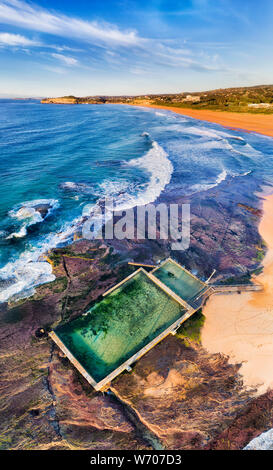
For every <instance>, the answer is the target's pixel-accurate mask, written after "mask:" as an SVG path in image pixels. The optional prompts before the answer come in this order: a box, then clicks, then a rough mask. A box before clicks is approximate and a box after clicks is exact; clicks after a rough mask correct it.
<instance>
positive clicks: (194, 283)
mask: <svg viewBox="0 0 273 470" xmlns="http://www.w3.org/2000/svg"><path fill="white" fill-rule="evenodd" d="M153 275H154V276H155V277H156V278H157V279H159V280H160V281H161V282H163V283H164V284H165V285H166V286H167V287H169V289H171V290H172V291H173V292H175V293H176V294H177V295H179V297H181V298H182V299H183V300H186V302H189V303H190V301H191V300H194V298H195V297H196V296H197V294H199V293H200V292H201V291H202V290H203V289H204V288H205V287H207V286H206V285H205V284H204V283H203V282H202V281H199V279H197V278H195V277H194V276H193V275H191V274H190V273H189V272H187V271H186V270H185V269H183V268H182V266H181V267H180V266H179V265H177V264H176V263H174V262H173V261H171V260H168V261H167V262H166V263H164V264H162V266H160V267H159V268H158V269H156V270H155V271H153Z"/></svg>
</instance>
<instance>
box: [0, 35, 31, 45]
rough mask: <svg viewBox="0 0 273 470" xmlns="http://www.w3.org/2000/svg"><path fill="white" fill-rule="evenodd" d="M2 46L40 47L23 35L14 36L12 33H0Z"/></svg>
mask: <svg viewBox="0 0 273 470" xmlns="http://www.w3.org/2000/svg"><path fill="white" fill-rule="evenodd" d="M0 45H1V46H16V47H18V46H21V47H26V46H40V43H39V42H37V41H33V40H32V39H28V38H26V37H25V36H21V34H12V33H0Z"/></svg>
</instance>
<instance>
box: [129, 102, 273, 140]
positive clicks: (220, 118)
mask: <svg viewBox="0 0 273 470" xmlns="http://www.w3.org/2000/svg"><path fill="white" fill-rule="evenodd" d="M124 104H125V103H124ZM128 104H129V103H128ZM129 106H138V107H143V108H155V109H163V110H166V111H172V112H174V113H177V114H182V115H184V116H189V117H191V118H194V119H198V120H201V121H207V122H211V123H214V124H220V125H221V126H224V127H228V128H229V129H233V130H235V131H236V130H239V131H247V132H255V133H258V134H262V135H266V136H268V137H273V114H251V113H234V112H229V111H210V110H208V109H204V110H203V109H201V110H199V109H190V108H176V107H174V106H162V105H155V104H154V105H152V104H145V103H143V104H132V105H131V104H129Z"/></svg>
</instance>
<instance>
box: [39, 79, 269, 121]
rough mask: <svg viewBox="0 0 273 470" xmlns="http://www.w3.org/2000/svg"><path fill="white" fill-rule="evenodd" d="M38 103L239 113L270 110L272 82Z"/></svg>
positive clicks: (52, 99) (63, 98)
mask: <svg viewBox="0 0 273 470" xmlns="http://www.w3.org/2000/svg"><path fill="white" fill-rule="evenodd" d="M42 103H56V104H57V103H59V104H66V103H67V104H86V103H88V104H104V103H117V104H118V103H123V104H135V105H150V106H152V105H160V106H169V107H174V106H175V107H177V108H188V109H196V110H202V109H207V110H212V111H213V110H214V111H230V112H240V113H259V114H272V113H273V85H258V86H251V87H238V88H220V89H217V90H209V91H201V92H181V93H174V94H171V93H166V94H152V95H138V96H129V95H122V96H86V97H76V96H72V95H69V96H63V97H61V98H46V99H44V100H42Z"/></svg>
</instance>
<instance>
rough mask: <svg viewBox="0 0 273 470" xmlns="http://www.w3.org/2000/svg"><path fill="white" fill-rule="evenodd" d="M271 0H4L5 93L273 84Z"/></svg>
mask: <svg viewBox="0 0 273 470" xmlns="http://www.w3.org/2000/svg"><path fill="white" fill-rule="evenodd" d="M272 25H273V1H272V0H259V1H257V0H180V1H179V0H176V1H174V0H169V1H167V0H146V1H142V0H138V1H136V0H135V1H133V0H104V1H103V0H89V1H87V0H86V1H84V0H77V1H71V0H66V1H63V0H62V1H60V0H54V1H53V0H49V1H47V0H37V1H36V2H35V1H33V2H29V1H21V0H0V95H1V96H11V97H12V96H60V95H64V94H66V95H67V94H73V95H77V96H84V95H96V94H115V95H118V94H143V93H165V92H170V93H172V92H181V91H198V90H207V89H213V88H220V87H222V88H224V87H230V86H249V85H254V84H263V83H267V84H269V83H273V51H272V49H273V27H272Z"/></svg>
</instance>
